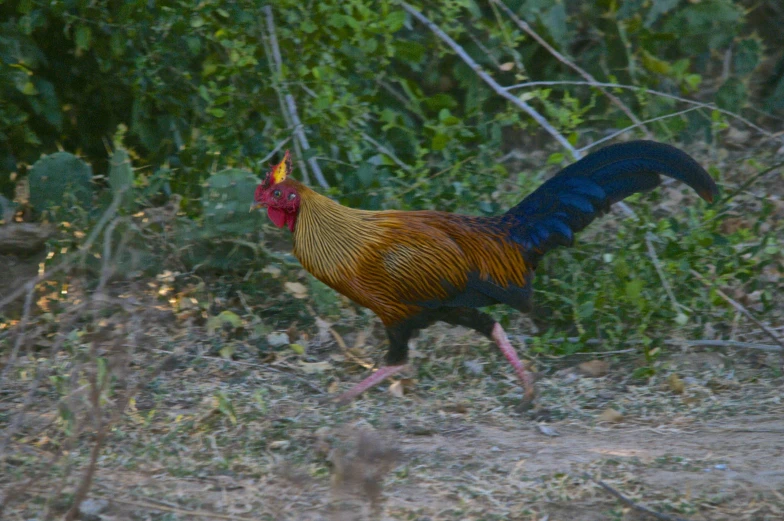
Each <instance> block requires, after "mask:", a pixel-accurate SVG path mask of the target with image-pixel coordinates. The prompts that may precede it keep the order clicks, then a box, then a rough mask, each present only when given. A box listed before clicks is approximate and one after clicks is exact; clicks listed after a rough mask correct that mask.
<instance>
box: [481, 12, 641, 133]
mask: <svg viewBox="0 0 784 521" xmlns="http://www.w3.org/2000/svg"><path fill="white" fill-rule="evenodd" d="M492 3H493V4H495V5H497V6H498V7H500V8H501V10H502V11H503V12H505V13H506V15H507V16H508V17H509V18H510V19H511V20H512V21H513V22H514V23H515V24H517V26H518V27H519V28H520V29H522V30H523V31H524V32H525V33H526V34H528V36H530V37H531V38H533V39H534V40H536V42H537V43H538V44H539V45H541V46H542V47H544V48H545V50H547V52H549V53H550V54H552V55H553V57H555V59H556V60H558V61H559V62H561V63H563V64H564V65H566V66H567V67H569V68H571V69H573V70H574V71H576V72H577V74H579V75H580V76H582V77H583V78H585V79H586V80H587V81H589V82H592V83H598V82H597V81H596V78H594V77H593V76H592V75H591V74H590V73H589V72H588V71H586V70H585V69H583V68H581V67H580V66H579V65H577V64H576V63H574V62H573V61H571V60H569V59H567V58H566V57H565V56H564V55H563V54H561V53H560V52H558V50H557V49H555V48H554V47H553V46H552V45H550V44H549V43H548V42H547V40H545V39H544V38H542V37H541V36H539V34H538V33H537V32H536V31H534V30H533V29H531V26H530V25H528V23H527V22H526V21H525V20H522V19H520V18H519V17H518V16H517V15H516V14H514V12H513V11H512V10H511V9H509V8H508V7H507V6H506V4H504V3H503V2H501V1H500V0H492ZM597 88H598V89H599V90H600V91H601V93H602V94H604V95H605V96H607V98H608V99H609V100H610V101H611V102H612V103H614V104H615V105H616V106H617V107H618V108H619V109H621V110H622V111H623V113H624V114H626V116H627V117H628V118H629V119H630V120H632V123H634V125H633V126H632V128H636V127H642V129H643V132H645V135H646V137H648V138H649V139H650V138H651V137H653V136H652V135H651V133H650V132H649V131H648V129H647V128H645V124H646V123H647V122H645V121H640V120H639V118H637V116H636V115H635V114H634V112H632V111H631V109H630V108H629V107H627V106H626V104H625V103H624V102H623V101H621V100H620V99H619V98H618V97H617V96H616V95H615V94H613V93H612V92H609V91H607V90H606V89H604V88H603V87H597Z"/></svg>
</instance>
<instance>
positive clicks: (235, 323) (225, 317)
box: [207, 311, 242, 334]
mask: <svg viewBox="0 0 784 521" xmlns="http://www.w3.org/2000/svg"><path fill="white" fill-rule="evenodd" d="M225 325H228V326H231V327H233V328H238V327H240V326H242V319H241V318H240V317H239V315H237V314H236V313H233V312H231V311H221V312H220V314H219V315H216V316H214V317H210V318H208V319H207V332H208V333H210V334H212V333H214V332H215V331H216V330H217V329H220V328H222V327H223V326H225Z"/></svg>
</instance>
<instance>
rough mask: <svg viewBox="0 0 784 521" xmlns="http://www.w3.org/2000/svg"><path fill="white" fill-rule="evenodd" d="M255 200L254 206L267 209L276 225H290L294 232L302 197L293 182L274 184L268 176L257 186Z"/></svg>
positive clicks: (268, 214)
mask: <svg viewBox="0 0 784 521" xmlns="http://www.w3.org/2000/svg"><path fill="white" fill-rule="evenodd" d="M253 200H254V202H255V205H254V206H256V207H262V208H266V209H267V216H268V217H269V218H270V220H271V221H272V222H273V224H275V226H277V227H278V228H283V227H284V226H288V227H289V231H291V232H294V226H295V225H296V224H297V215H298V214H299V205H300V201H301V199H300V196H299V194H298V193H297V189H296V187H295V186H294V185H293V184H292V183H291V182H289V181H288V180H284V181H282V182H280V183H278V184H275V185H273V184H271V179H269V178H267V179H265V180H264V182H263V183H261V184H260V185H259V186H258V187H256V194H255V195H254V196H253Z"/></svg>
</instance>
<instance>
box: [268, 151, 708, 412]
mask: <svg viewBox="0 0 784 521" xmlns="http://www.w3.org/2000/svg"><path fill="white" fill-rule="evenodd" d="M290 173H291V158H290V155H289V152H288V151H287V152H286V153H285V156H284V158H283V161H281V162H280V163H279V164H277V165H275V166H274V167H273V168H272V169H271V170H270V172H269V173H268V174H267V176H266V178H265V179H264V181H263V182H262V183H261V184H259V186H258V187H257V189H256V193H255V195H254V203H253V207H252V208H266V209H267V215H268V216H269V218H270V219H271V220H272V222H273V223H274V224H275V225H276V226H278V227H279V228H282V227H287V228H288V229H289V230H290V231H291V232H292V234H293V239H294V255H295V256H296V257H297V258H298V259H299V261H300V262H301V263H302V266H303V267H304V268H305V269H306V270H307V271H309V272H310V273H311V274H312V275H313V276H314V277H316V278H317V279H319V280H320V281H322V282H324V283H325V284H327V285H328V286H330V287H331V288H333V289H334V290H335V291H337V292H338V293H341V294H343V295H345V296H347V297H348V298H350V299H351V300H353V301H354V302H356V303H357V304H360V305H362V306H364V307H367V308H369V309H370V310H372V311H373V312H374V313H375V314H376V315H377V316H378V317H379V318H380V319H381V322H382V323H383V324H384V326H385V328H386V332H387V336H388V337H389V350H388V352H387V357H386V362H387V365H386V366H384V367H381V368H380V369H378V370H377V371H376V372H375V373H373V374H371V375H370V376H368V377H367V378H366V379H364V380H363V381H362V382H360V383H359V384H357V385H356V386H354V387H353V388H352V389H351V390H349V391H348V392H346V393H344V394H343V395H341V396H340V397H339V398H338V399H339V401H340V402H342V403H345V402H348V401H350V400H352V399H354V398H356V397H357V396H358V395H360V394H361V393H363V392H364V391H366V390H367V389H369V388H371V387H373V386H374V385H377V384H378V383H380V382H381V381H383V380H384V379H386V378H387V377H389V376H391V375H394V374H396V373H398V372H399V371H401V370H402V369H403V368H404V367H405V365H406V362H407V356H408V341H409V339H410V338H411V337H412V336H413V335H414V334H416V333H417V332H418V330H420V329H423V328H426V327H428V326H429V325H431V324H433V323H434V322H437V321H443V322H446V323H448V324H452V325H459V326H465V327H468V328H470V329H474V330H476V331H477V332H479V333H481V334H483V335H485V336H487V337H489V338H490V339H492V340H493V341H495V343H496V344H497V345H498V348H499V349H500V350H501V352H502V353H503V354H504V356H505V357H506V358H507V360H509V362H510V363H511V365H512V367H513V368H514V371H515V373H516V374H517V377H518V378H519V379H520V381H521V382H522V385H523V387H524V389H525V395H524V399H525V401H527V402H530V401H532V400H533V398H534V396H535V391H534V380H533V377H532V374H531V373H530V372H529V371H528V370H527V369H526V367H525V366H524V365H523V363H522V362H521V361H520V359H519V358H518V357H517V354H516V352H515V350H514V348H513V347H512V345H511V344H510V342H509V340H508V338H507V336H506V333H505V332H504V330H503V328H502V327H501V325H500V324H499V323H498V322H496V321H495V320H494V319H493V318H492V317H490V315H488V314H486V313H484V312H482V311H479V310H478V309H477V308H481V307H484V306H489V305H492V304H498V303H501V304H507V305H509V306H511V307H513V308H515V309H518V310H520V311H522V312H528V311H530V310H531V296H532V282H533V278H534V272H535V271H536V266H537V264H538V262H539V260H540V259H541V258H542V256H543V255H544V254H545V253H547V252H548V251H550V250H551V249H553V248H555V247H557V246H569V245H571V244H572V243H573V241H574V235H575V233H577V232H579V231H580V230H582V229H583V228H585V227H586V226H587V225H588V224H590V223H591V222H592V221H593V220H594V219H595V218H597V217H599V216H601V215H603V214H605V213H606V212H608V211H609V209H610V206H611V205H612V204H613V203H616V202H618V201H621V200H622V199H624V198H626V197H628V196H630V195H632V194H634V193H637V192H644V191H647V190H651V189H653V188H655V187H656V186H658V185H659V183H660V182H661V179H660V177H659V174H663V175H666V176H669V177H672V178H675V179H677V180H680V181H682V182H684V183H686V184H687V185H689V186H690V187H691V188H693V189H694V190H695V191H696V192H697V193H698V194H699V195H700V197H702V198H703V199H705V200H706V201H708V202H712V201H713V198H714V196H715V195H716V194H717V193H718V190H717V187H716V184H715V183H714V182H713V179H711V177H710V175H708V173H707V172H706V171H705V170H704V169H703V168H702V167H701V166H700V165H699V164H698V163H697V162H696V161H695V160H694V159H693V158H692V157H690V156H689V155H688V154H686V153H684V152H682V151H681V150H679V149H677V148H675V147H672V146H670V145H665V144H661V143H656V142H652V141H631V142H627V143H621V144H616V145H611V146H608V147H605V148H603V149H601V150H599V151H597V152H594V153H593V154H591V155H589V156H586V157H585V158H583V159H581V160H579V161H577V162H576V163H573V164H571V165H569V166H567V167H566V168H564V169H563V170H561V171H560V172H559V173H558V174H556V175H555V176H554V177H552V178H551V179H549V180H548V181H546V182H545V183H543V184H542V185H541V186H540V187H539V188H538V189H536V190H535V191H534V192H533V193H531V194H530V195H528V197H526V198H525V199H523V201H522V202H520V203H519V204H518V205H517V206H515V207H513V208H512V209H510V210H509V211H508V212H506V213H504V214H502V215H498V216H493V217H476V216H468V215H458V214H452V213H446V212H438V211H375V212H373V211H366V210H357V209H354V208H348V207H345V206H342V205H340V204H338V203H336V202H335V201H333V200H331V199H329V198H327V197H325V196H323V195H320V194H318V193H316V192H314V191H313V190H311V189H310V188H308V187H307V186H305V185H303V184H302V183H300V182H298V181H296V180H294V179H292V178H291V177H290Z"/></svg>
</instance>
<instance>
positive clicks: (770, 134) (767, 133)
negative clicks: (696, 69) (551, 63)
mask: <svg viewBox="0 0 784 521" xmlns="http://www.w3.org/2000/svg"><path fill="white" fill-rule="evenodd" d="M556 85H584V86H588V87H595V88H599V87H607V88H613V89H628V90H636V91H641V92H644V93H646V94H652V95H654V96H660V97H662V98H669V99H673V100H676V101H680V102H683V103H689V104H691V105H695V106H698V107H702V108H706V109H710V110H715V111H717V112H719V113H721V114H724V115H726V116H730V117H732V118H735V119H737V120H738V121H741V122H743V123H744V124H746V125H747V126H749V127H751V128H753V129H754V130H756V131H757V132H759V133H760V134H762V135H764V136H765V137H767V138H768V139H773V140H778V141H781V142H784V135H779V134H774V133H773V132H770V131H768V130H765V129H764V128H762V127H760V126H759V125H756V124H754V123H752V122H751V121H749V120H748V119H746V118H744V117H743V116H741V115H740V114H736V113H735V112H731V111H729V110H725V109H722V108H719V107H718V106H716V105H715V104H713V103H703V102H701V101H695V100H693V99H689V98H684V97H682V96H676V95H674V94H670V93H668V92H662V91H658V90H652V89H648V88H645V87H639V86H637V85H624V84H622V83H605V82H598V83H595V82H591V81H527V82H525V83H518V84H516V85H511V86H509V87H506V89H507V90H512V89H522V88H528V87H542V86H556Z"/></svg>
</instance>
